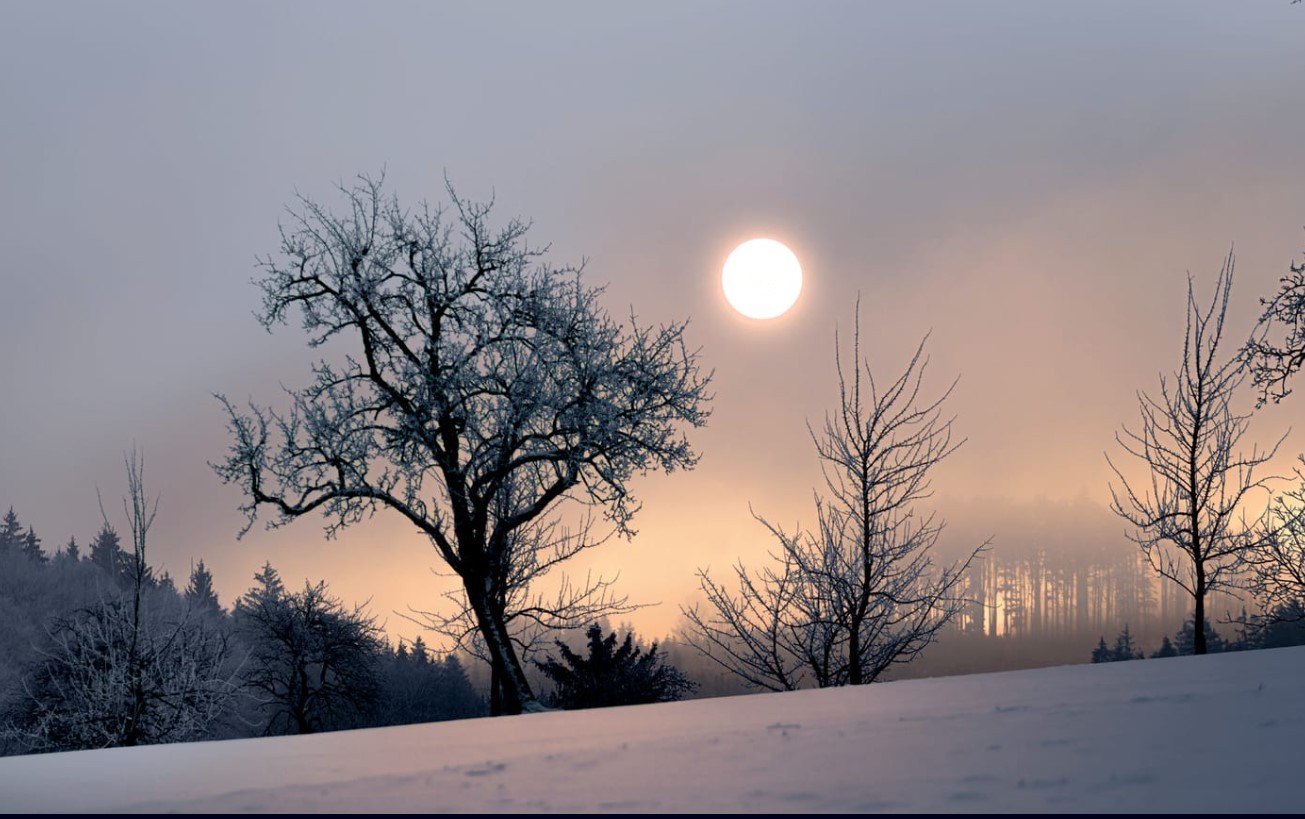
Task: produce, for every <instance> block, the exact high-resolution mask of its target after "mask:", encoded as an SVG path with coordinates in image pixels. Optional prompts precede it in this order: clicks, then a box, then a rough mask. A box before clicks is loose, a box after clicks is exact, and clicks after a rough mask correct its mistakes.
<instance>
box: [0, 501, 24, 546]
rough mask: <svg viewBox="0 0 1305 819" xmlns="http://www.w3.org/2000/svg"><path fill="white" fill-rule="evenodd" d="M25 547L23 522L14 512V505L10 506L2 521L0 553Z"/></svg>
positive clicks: (0, 527) (0, 524) (0, 525)
mask: <svg viewBox="0 0 1305 819" xmlns="http://www.w3.org/2000/svg"><path fill="white" fill-rule="evenodd" d="M22 547H23V524H22V522H21V521H20V520H19V519H18V515H16V514H14V507H12V506H11V507H9V511H8V512H6V513H5V516H4V520H3V521H0V555H2V554H6V553H8V552H16V551H18V550H19V549H21V548H22Z"/></svg>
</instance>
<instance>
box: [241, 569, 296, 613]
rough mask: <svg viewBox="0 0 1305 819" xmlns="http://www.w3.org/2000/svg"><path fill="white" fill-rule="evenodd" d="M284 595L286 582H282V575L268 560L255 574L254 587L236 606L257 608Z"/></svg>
mask: <svg viewBox="0 0 1305 819" xmlns="http://www.w3.org/2000/svg"><path fill="white" fill-rule="evenodd" d="M284 597H285V584H284V583H282V582H281V575H280V574H278V573H277V570H276V569H274V568H272V564H271V562H266V563H264V564H263V568H262V569H260V570H259V571H258V572H256V573H255V574H254V585H253V587H252V588H250V589H249V591H247V592H245V593H244V595H243V596H242V597H241V598H240V599H239V600H237V601H236V606H237V607H241V606H243V607H244V608H250V609H255V608H258V607H259V605H261V604H263V603H273V602H276V601H278V600H281V599H282V598H284Z"/></svg>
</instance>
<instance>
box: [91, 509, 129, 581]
mask: <svg viewBox="0 0 1305 819" xmlns="http://www.w3.org/2000/svg"><path fill="white" fill-rule="evenodd" d="M123 557H124V556H123V553H122V541H121V539H120V538H119V537H118V532H117V530H115V529H114V528H113V526H112V525H111V524H110V523H109V522H108V521H107V520H106V521H105V522H104V525H103V526H102V527H101V528H100V531H99V532H98V533H97V534H96V535H95V539H94V540H92V541H91V562H92V563H94V564H95V565H96V566H99V567H100V568H101V569H103V570H104V571H105V572H107V573H108V574H109V576H110V577H113V578H116V577H118V575H119V574H120V573H121V572H122V571H123V569H124V565H123V564H124V560H123Z"/></svg>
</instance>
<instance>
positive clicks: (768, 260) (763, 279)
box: [720, 239, 802, 319]
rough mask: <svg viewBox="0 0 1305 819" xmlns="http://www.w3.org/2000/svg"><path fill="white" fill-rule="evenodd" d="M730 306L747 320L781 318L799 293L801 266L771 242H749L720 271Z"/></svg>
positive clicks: (779, 246)
mask: <svg viewBox="0 0 1305 819" xmlns="http://www.w3.org/2000/svg"><path fill="white" fill-rule="evenodd" d="M720 284H721V287H722V288H723V289H724V291H725V298H726V299H728V300H729V303H730V306H732V307H733V308H734V309H735V310H738V311H739V312H740V313H742V314H743V315H745V316H747V317H748V318H754V319H772V318H775V317H777V316H782V315H783V314H784V313H786V312H788V309H789V308H790V307H792V306H793V304H794V303H795V302H796V301H797V298H798V295H799V294H800V293H801V292H802V265H800V264H798V260H797V256H795V255H793V251H791V250H789V249H788V248H787V247H785V246H784V245H783V244H781V243H780V242H776V241H775V240H774V239H751V240H749V241H746V242H744V243H743V244H741V245H739V246H738V247H736V248H734V252H733V253H731V254H730V255H729V258H728V259H726V260H725V268H724V269H723V270H722V271H721V276H720Z"/></svg>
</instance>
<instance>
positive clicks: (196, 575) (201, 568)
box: [186, 560, 222, 614]
mask: <svg viewBox="0 0 1305 819" xmlns="http://www.w3.org/2000/svg"><path fill="white" fill-rule="evenodd" d="M186 603H187V605H189V606H190V607H191V608H192V609H194V610H196V611H205V612H209V613H213V614H220V613H221V612H222V605H221V604H220V603H219V602H218V596H217V592H216V591H214V590H213V573H212V572H210V571H209V570H208V568H207V567H206V566H205V565H204V561H203V560H201V561H199V562H198V563H196V564H195V567H194V568H193V569H191V571H190V582H188V583H187V584H186Z"/></svg>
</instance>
